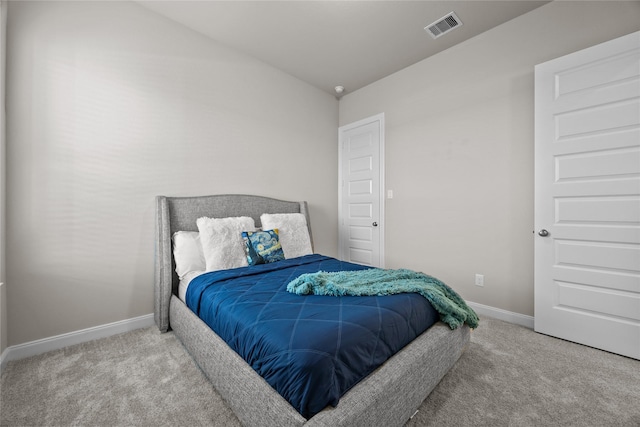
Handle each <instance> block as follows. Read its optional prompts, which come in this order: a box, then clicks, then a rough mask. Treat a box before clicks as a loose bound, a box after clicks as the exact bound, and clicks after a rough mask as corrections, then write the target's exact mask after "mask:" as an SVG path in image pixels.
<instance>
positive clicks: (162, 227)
mask: <svg viewBox="0 0 640 427" xmlns="http://www.w3.org/2000/svg"><path fill="white" fill-rule="evenodd" d="M263 213H270V214H274V213H302V214H304V215H305V217H306V219H307V226H308V228H309V237H310V238H312V237H311V221H310V220H309V211H308V209H307V202H288V201H284V200H277V199H271V198H268V197H261V196H251V195H243V194H223V195H213V196H197V197H165V196H157V197H156V242H155V243H156V253H155V265H156V271H155V301H154V318H155V322H156V325H157V326H158V328H159V329H160V330H161V331H162V332H166V331H167V330H168V329H169V302H170V301H171V296H172V295H173V294H177V291H178V283H179V279H178V275H177V274H176V272H175V262H174V260H173V252H172V248H171V236H172V235H173V233H175V232H176V231H198V227H197V226H196V220H197V219H198V218H200V217H203V216H207V217H212V218H225V217H231V216H250V217H252V218H253V219H254V221H255V223H256V226H257V227H260V226H261V223H260V215H262V214H263ZM311 244H312V245H313V239H312V240H311Z"/></svg>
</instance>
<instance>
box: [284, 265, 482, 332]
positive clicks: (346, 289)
mask: <svg viewBox="0 0 640 427" xmlns="http://www.w3.org/2000/svg"><path fill="white" fill-rule="evenodd" d="M287 291H289V292H291V293H294V294H298V295H308V294H315V295H329V296H347V295H350V296H364V295H380V296H382V295H392V294H401V293H408V292H416V293H419V294H420V295H422V296H423V297H425V298H426V299H427V300H428V301H429V302H430V303H431V305H432V306H433V308H434V309H435V310H436V311H437V312H438V313H439V314H440V320H442V321H443V322H444V323H446V324H447V325H449V327H450V328H451V329H456V328H457V327H458V326H460V325H462V324H463V323H465V322H466V323H467V325H469V326H470V327H471V328H476V327H477V326H478V315H477V314H476V313H475V312H474V311H473V309H471V308H470V307H469V306H468V305H467V303H466V302H465V301H464V300H463V299H462V297H460V295H458V294H457V293H456V292H455V291H454V290H453V289H451V288H450V287H449V286H447V285H445V284H444V283H442V282H441V281H440V280H438V279H436V278H435V277H431V276H428V275H426V274H424V273H418V272H415V271H412V270H407V269H400V270H386V269H380V268H372V269H368V270H358V271H338V272H333V273H328V272H324V271H320V272H317V273H306V274H303V275H301V276H299V277H298V278H296V279H294V280H292V281H291V282H290V283H289V284H288V285H287Z"/></svg>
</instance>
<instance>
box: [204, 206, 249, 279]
mask: <svg viewBox="0 0 640 427" xmlns="http://www.w3.org/2000/svg"><path fill="white" fill-rule="evenodd" d="M196 224H197V225H198V230H199V231H200V242H201V243H202V251H203V252H204V260H205V263H206V270H207V271H216V270H227V269H229V268H237V267H246V266H247V265H249V263H248V262H247V256H246V254H245V251H244V241H243V240H242V232H243V231H254V230H255V228H256V226H255V222H254V221H253V218H251V217H248V216H241V217H230V218H207V217H202V218H198V220H197V221H196Z"/></svg>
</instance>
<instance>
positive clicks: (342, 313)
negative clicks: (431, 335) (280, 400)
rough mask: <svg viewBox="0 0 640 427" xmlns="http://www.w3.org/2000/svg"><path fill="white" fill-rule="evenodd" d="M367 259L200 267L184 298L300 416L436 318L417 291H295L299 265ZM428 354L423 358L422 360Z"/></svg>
mask: <svg viewBox="0 0 640 427" xmlns="http://www.w3.org/2000/svg"><path fill="white" fill-rule="evenodd" d="M366 268H368V267H365V266H361V265H357V264H351V263H347V262H343V261H339V260H337V259H334V258H330V257H326V256H322V255H307V256H304V257H300V258H292V259H288V260H284V261H280V262H276V263H271V264H260V265H256V266H250V267H243V268H236V269H232V270H222V271H216V272H210V273H205V274H203V275H201V276H198V277H196V278H195V279H193V280H192V281H191V284H190V285H189V288H188V290H187V295H186V303H187V306H188V307H189V308H190V309H191V310H193V311H194V312H195V313H196V314H197V315H198V316H199V317H200V318H201V319H202V320H203V321H204V322H205V323H207V324H208V325H209V327H211V328H212V329H213V330H214V331H215V332H216V333H217V334H218V335H219V336H220V337H221V338H222V339H223V340H224V341H226V342H227V344H228V345H229V346H230V347H231V348H232V349H233V350H234V351H236V352H237V353H238V354H239V355H240V356H241V357H242V358H243V359H244V360H246V361H247V363H249V365H251V366H252V367H253V369H254V370H255V371H256V372H257V373H258V374H260V375H261V376H262V377H263V378H264V379H265V380H266V381H267V382H268V383H269V384H270V385H271V386H272V387H273V388H274V389H275V390H277V391H278V392H279V393H280V395H282V396H283V397H284V398H285V399H286V400H287V401H289V403H290V404H291V405H292V406H293V407H294V408H295V409H296V410H297V411H298V412H300V414H302V416H304V417H305V418H311V417H312V416H313V415H315V414H316V413H318V412H320V411H321V410H322V409H324V408H325V407H326V406H327V405H332V406H336V405H337V404H338V401H339V399H340V397H341V396H342V395H343V394H344V393H346V392H347V391H348V390H349V389H350V388H351V387H353V386H354V385H355V384H357V383H358V382H359V381H360V380H361V379H363V378H364V377H366V376H367V375H368V374H370V373H371V372H372V371H374V370H375V369H376V368H377V367H378V366H380V365H381V364H382V363H384V362H385V361H386V360H387V359H389V358H390V357H391V356H392V355H393V354H395V353H396V352H398V351H399V350H401V349H402V348H403V347H404V346H405V345H407V344H408V343H409V342H411V341H412V340H413V339H414V338H416V337H417V336H418V335H420V334H421V333H422V332H424V331H425V330H426V329H428V328H429V327H430V326H431V325H432V324H434V323H435V322H436V321H437V320H438V313H437V312H436V311H435V310H434V309H433V307H432V306H431V304H430V303H429V302H428V301H427V300H426V299H425V298H423V297H422V296H420V295H419V294H415V293H406V294H398V295H389V296H366V297H359V296H344V297H334V296H318V295H306V296H300V295H295V294H292V293H289V292H287V289H286V288H287V284H288V283H289V282H290V281H291V280H293V279H295V278H296V277H298V276H300V275H301V274H304V273H312V272H316V271H327V272H331V271H353V270H362V269H366ZM425 362H427V361H425Z"/></svg>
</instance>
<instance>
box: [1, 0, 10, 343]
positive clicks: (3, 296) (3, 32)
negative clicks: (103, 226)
mask: <svg viewBox="0 0 640 427" xmlns="http://www.w3.org/2000/svg"><path fill="white" fill-rule="evenodd" d="M6 22H7V2H5V1H2V2H0V355H1V354H2V352H3V351H4V350H5V349H6V348H7V346H8V344H7V343H8V339H7V338H8V337H7V335H8V331H7V297H6V288H7V287H6V286H5V284H4V280H5V251H6V249H5V230H6V227H5V220H4V219H5V164H6V162H5V149H6V139H5V136H6V133H5V114H4V112H5V103H4V99H5V97H4V94H5V87H6V86H5V79H4V75H5V73H4V68H5V52H6V41H7V37H6V36H7V34H6Z"/></svg>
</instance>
